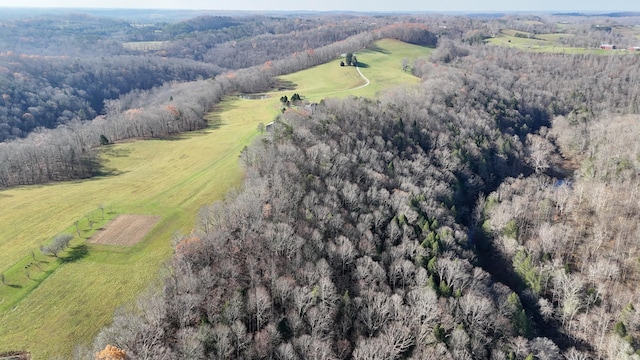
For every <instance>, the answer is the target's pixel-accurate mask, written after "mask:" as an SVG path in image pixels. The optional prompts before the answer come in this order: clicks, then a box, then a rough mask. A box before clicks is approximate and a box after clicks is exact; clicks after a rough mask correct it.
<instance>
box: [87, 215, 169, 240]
mask: <svg viewBox="0 0 640 360" xmlns="http://www.w3.org/2000/svg"><path fill="white" fill-rule="evenodd" d="M158 221H160V217H159V216H151V215H119V216H118V217H116V218H115V219H113V220H112V221H111V222H110V223H108V224H107V225H106V226H105V227H104V229H103V230H100V231H98V232H97V233H96V234H95V235H93V236H92V237H91V239H89V241H88V242H89V243H92V244H105V245H124V246H131V245H134V244H136V243H138V242H139V241H140V240H142V239H143V238H144V236H145V235H147V233H148V232H149V231H151V229H153V227H154V226H155V225H156V224H157V223H158Z"/></svg>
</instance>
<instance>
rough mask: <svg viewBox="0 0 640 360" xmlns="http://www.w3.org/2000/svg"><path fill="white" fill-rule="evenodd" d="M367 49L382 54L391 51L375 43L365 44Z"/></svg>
mask: <svg viewBox="0 0 640 360" xmlns="http://www.w3.org/2000/svg"><path fill="white" fill-rule="evenodd" d="M367 50H371V51H375V52H379V53H382V54H391V51H389V50H387V49H383V48H381V47H379V46H377V45H369V46H367Z"/></svg>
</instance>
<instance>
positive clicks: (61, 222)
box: [0, 40, 430, 359]
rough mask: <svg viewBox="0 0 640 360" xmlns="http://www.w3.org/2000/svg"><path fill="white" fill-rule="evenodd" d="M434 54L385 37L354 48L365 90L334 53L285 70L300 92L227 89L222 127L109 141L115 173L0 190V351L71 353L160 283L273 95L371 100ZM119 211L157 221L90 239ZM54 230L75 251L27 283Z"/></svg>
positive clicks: (264, 118) (273, 106) (218, 195)
mask: <svg viewBox="0 0 640 360" xmlns="http://www.w3.org/2000/svg"><path fill="white" fill-rule="evenodd" d="M429 52H430V50H429V49H426V48H423V47H419V46H414V45H408V44H404V43H401V42H398V41H392V40H382V41H379V42H378V43H377V47H373V48H372V49H367V50H362V51H359V52H358V53H357V54H356V55H357V57H358V59H359V61H360V62H362V63H363V68H362V69H361V71H362V73H363V74H364V75H365V76H366V77H367V78H368V79H369V80H370V81H371V84H370V85H369V86H367V87H364V88H361V89H359V90H353V91H350V90H349V89H353V88H355V87H358V86H360V85H362V84H364V80H363V79H362V78H361V77H360V75H359V74H358V73H357V72H356V69H355V68H353V67H340V66H339V62H340V59H336V60H335V61H333V62H330V63H328V64H324V65H320V66H317V67H314V68H312V69H308V70H305V71H301V72H299V73H296V74H291V75H287V76H283V77H282V78H283V80H286V81H291V82H292V83H294V84H295V86H296V88H295V90H287V91H280V92H278V91H275V92H271V93H267V94H265V97H264V98H262V99H256V100H250V99H242V98H240V97H238V96H230V97H228V98H227V99H226V100H224V101H223V102H222V103H221V104H220V105H219V106H218V109H217V111H216V112H214V113H212V114H210V116H211V117H212V118H216V119H217V120H219V121H220V122H221V125H220V126H219V127H216V128H210V129H205V130H202V131H197V132H193V133H185V134H182V135H180V136H178V137H176V138H174V139H170V140H147V141H136V142H128V143H122V144H117V145H112V146H107V147H104V148H103V149H102V156H103V159H104V162H105V166H106V167H108V168H110V169H112V170H113V171H112V173H113V175H109V176H105V177H100V178H94V179H91V180H87V181H75V182H66V183H58V184H50V185H42V186H29V187H21V188H16V189H10V190H4V191H0V202H1V203H2V206H0V219H1V221H0V273H5V272H9V270H10V269H14V270H12V272H11V274H12V275H11V276H12V277H11V279H9V280H10V281H11V283H12V284H24V287H23V288H22V290H21V289H19V288H11V287H8V286H3V285H1V284H0V353H2V352H4V351H9V350H28V351H31V352H32V353H33V355H34V359H49V358H52V357H56V356H61V357H63V358H68V357H69V356H70V355H71V353H72V351H73V348H74V347H75V345H76V344H87V343H89V342H90V341H91V340H92V338H93V337H94V336H95V334H96V333H97V331H98V330H99V329H100V328H101V327H103V326H104V325H106V324H108V323H109V321H110V320H111V318H112V316H113V311H114V309H116V308H117V307H118V306H121V305H122V304H125V303H127V302H130V301H132V300H134V299H135V297H136V296H137V295H138V294H139V293H140V292H141V291H142V290H144V289H146V288H148V287H149V284H153V283H154V282H157V279H158V274H159V272H160V270H161V269H162V268H163V266H164V265H163V264H164V263H165V261H166V260H167V259H168V258H169V257H170V256H171V254H172V247H171V243H172V239H173V237H174V234H175V232H176V231H178V232H182V233H189V232H190V231H191V229H192V228H193V227H194V220H195V217H196V214H197V212H198V210H199V209H200V208H201V207H202V206H203V205H205V204H209V203H211V202H213V201H214V200H217V199H222V198H223V197H224V196H225V194H226V193H227V192H228V191H229V190H230V189H232V188H233V187H235V186H239V185H240V184H241V182H242V178H243V173H242V170H241V167H240V165H239V163H238V156H239V154H240V152H241V151H242V149H243V148H244V146H246V145H248V144H249V143H251V141H252V140H253V139H254V138H255V136H256V135H257V134H258V130H257V129H258V124H260V123H263V124H266V123H268V122H270V121H272V120H273V119H274V117H275V116H276V115H277V114H278V113H279V111H280V109H281V104H280V102H279V98H280V96H282V95H283V94H286V95H288V96H291V95H292V94H293V92H298V93H299V94H300V95H302V96H303V98H306V99H310V100H314V101H315V100H320V99H322V98H324V97H326V96H332V97H341V96H347V95H359V96H373V95H375V94H376V93H377V92H379V91H380V90H382V89H385V88H388V87H392V86H395V85H400V84H407V83H413V84H415V83H418V79H417V78H415V77H413V76H411V75H410V74H409V73H406V72H403V71H402V59H403V58H407V59H408V60H409V64H411V63H412V60H413V59H414V58H416V57H420V56H428V55H429ZM120 214H146V215H151V216H155V217H157V219H159V221H158V223H157V224H156V225H155V226H153V227H152V230H151V231H150V233H148V234H147V236H145V237H144V238H143V239H142V240H141V241H140V242H138V243H136V244H134V245H131V246H120V245H103V244H93V243H88V242H86V241H85V239H84V238H85V237H88V236H89V235H91V234H93V233H95V231H97V230H98V229H99V228H104V229H105V230H107V229H108V228H109V225H106V224H107V223H108V221H109V220H110V219H113V218H115V217H116V216H117V215H120ZM89 219H91V223H90V222H89ZM76 221H78V226H76V225H74V223H75V222H76ZM90 225H92V226H90ZM78 230H79V232H80V234H81V235H82V237H83V238H82V239H81V238H79V237H78V236H77V232H78ZM59 233H71V234H76V238H75V239H74V240H73V243H72V244H73V249H72V250H71V251H68V252H67V253H65V254H63V255H64V256H66V257H68V261H60V265H59V266H56V267H55V270H53V272H52V273H48V272H46V271H40V270H38V268H37V266H36V265H33V266H30V267H29V271H30V273H29V276H31V277H32V278H34V279H36V280H30V279H28V278H27V275H26V273H25V271H24V270H22V268H23V263H22V261H24V262H25V263H26V264H31V263H34V264H35V262H36V261H47V262H48V263H50V262H53V261H57V260H55V259H54V258H53V257H51V256H44V255H42V254H39V251H38V248H39V247H40V245H42V244H43V243H45V242H47V241H49V240H50V239H51V238H53V236H55V235H56V234H59ZM32 251H33V252H34V256H35V258H36V259H35V260H34V259H33V258H32V255H31V252H32ZM43 268H44V267H43ZM9 301H11V302H16V303H17V305H15V306H11V307H10V309H8V310H7V309H5V310H4V311H3V310H2V309H3V302H5V305H6V304H7V302H9Z"/></svg>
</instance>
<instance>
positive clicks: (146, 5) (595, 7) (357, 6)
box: [0, 0, 640, 12]
mask: <svg viewBox="0 0 640 360" xmlns="http://www.w3.org/2000/svg"><path fill="white" fill-rule="evenodd" d="M0 7H11V8H80V9H167V10H235V11H372V12H421V11H434V12H533V11H538V12H547V11H551V12H568V11H581V12H618V11H640V3H636V4H629V2H628V1H621V0H612V1H608V2H606V3H605V4H603V2H602V1H593V0H592V1H576V0H569V1H562V2H559V1H550V0H540V1H525V2H514V1H507V0H493V1H485V2H469V1H465V0H451V1H447V2H442V1H433V0H429V1H426V2H416V1H414V0H396V1H394V2H386V1H367V2H364V1H360V2H358V1H344V0H324V1H304V2H292V1H290V0H286V1H285V0H272V1H258V0H237V1H232V2H227V1H225V2H217V1H214V2H211V1H207V0H184V1H176V0H137V1H127V0H96V1H93V2H91V3H89V4H88V3H87V2H86V1H84V0H23V1H21V2H20V3H19V4H16V2H15V1H7V0H0Z"/></svg>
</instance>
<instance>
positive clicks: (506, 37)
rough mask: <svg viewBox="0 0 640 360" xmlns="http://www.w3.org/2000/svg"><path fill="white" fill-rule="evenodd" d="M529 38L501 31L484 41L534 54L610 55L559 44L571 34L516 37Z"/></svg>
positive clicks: (603, 51)
mask: <svg viewBox="0 0 640 360" xmlns="http://www.w3.org/2000/svg"><path fill="white" fill-rule="evenodd" d="M516 34H520V35H521V36H522V35H524V36H529V35H530V34H529V33H527V32H524V31H515V30H511V29H503V30H501V31H500V33H498V34H497V35H496V36H495V37H493V38H490V39H487V40H486V41H487V42H488V43H490V44H493V45H500V46H509V47H515V48H518V49H522V50H526V51H536V52H554V53H566V54H599V55H605V54H610V53H611V51H607V50H602V49H586V48H575V47H569V46H566V45H563V44H562V43H560V41H559V40H560V38H561V37H571V36H573V35H572V34H535V36H534V37H533V38H529V37H521V36H516Z"/></svg>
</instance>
